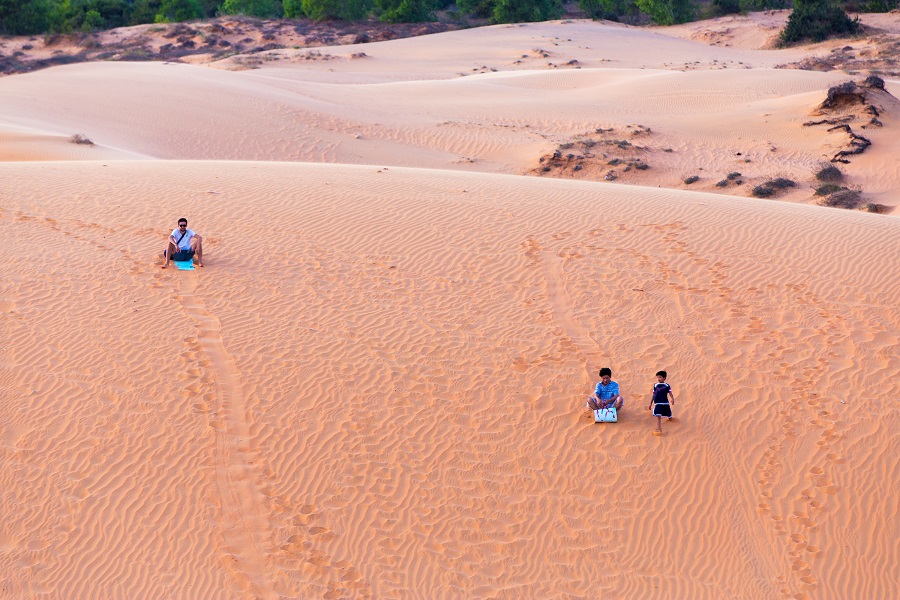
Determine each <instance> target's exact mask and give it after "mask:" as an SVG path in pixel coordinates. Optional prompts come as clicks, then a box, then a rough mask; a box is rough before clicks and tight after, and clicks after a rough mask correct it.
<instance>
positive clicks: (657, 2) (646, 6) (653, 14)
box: [634, 0, 694, 25]
mask: <svg viewBox="0 0 900 600" xmlns="http://www.w3.org/2000/svg"><path fill="white" fill-rule="evenodd" d="M634 4H635V6H637V7H638V8H639V9H640V10H641V12H642V13H645V14H647V15H648V16H649V17H650V18H651V19H653V22H654V23H657V24H658V25H674V24H675V23H687V22H688V21H690V20H691V19H692V18H694V4H693V2H691V0H635V2H634Z"/></svg>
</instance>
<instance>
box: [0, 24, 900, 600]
mask: <svg viewBox="0 0 900 600" xmlns="http://www.w3.org/2000/svg"><path fill="white" fill-rule="evenodd" d="M588 25H595V24H583V23H558V24H541V25H534V26H528V27H515V28H489V29H485V30H479V31H480V32H481V33H480V35H479V32H473V31H465V32H455V33H453V34H441V35H437V36H433V37H432V38H429V39H430V41H429V39H424V38H419V39H416V40H404V41H402V43H401V42H400V41H398V42H392V43H385V44H383V45H375V44H372V45H369V46H370V47H369V49H367V53H369V52H371V55H370V58H369V59H357V60H351V59H349V58H348V59H347V60H345V61H341V60H337V59H335V60H332V61H305V62H301V63H298V64H294V65H289V64H287V62H286V61H287V59H283V60H281V61H273V62H277V63H278V66H276V67H273V68H263V69H259V70H252V71H238V72H235V71H228V70H224V69H219V70H217V69H210V68H207V67H197V66H189V65H159V64H155V65H154V64H103V63H97V64H85V65H73V66H68V67H61V68H53V69H48V70H45V71H40V72H35V73H31V74H28V75H21V76H14V77H7V78H3V79H0V105H2V107H3V109H4V110H3V111H2V116H0V119H2V123H0V157H2V160H3V161H4V162H0V236H2V237H0V239H2V240H3V241H4V243H3V245H2V258H3V261H4V264H5V265H6V267H5V272H4V276H3V278H2V279H0V315H2V316H0V382H2V383H0V415H2V419H0V456H2V460H0V490H2V491H0V510H2V512H3V514H4V515H5V516H6V518H5V519H4V522H3V524H2V525H0V597H2V598H7V597H8V598H43V597H47V598H129V599H130V598H229V599H230V598H516V597H521V598H550V597H581V598H596V597H601V596H602V597H604V598H605V597H609V598H635V597H646V598H711V599H719V598H759V599H769V598H856V597H860V598H892V597H896V596H898V595H900V588H898V584H897V582H896V577H894V571H895V570H896V569H895V566H896V565H897V564H898V562H900V543H898V541H897V540H900V530H898V523H900V519H898V513H900V506H898V502H897V498H896V494H894V493H893V482H894V481H895V480H896V478H897V477H896V476H897V464H898V463H897V458H896V457H897V456H898V452H900V448H898V439H900V438H898V436H897V433H896V432H897V430H898V426H900V423H898V413H897V410H896V397H897V393H898V385H897V383H896V377H897V373H898V370H900V358H898V357H900V303H898V298H900V272H898V270H897V268H896V256H897V247H898V243H897V242H898V240H900V221H898V220H897V219H896V218H894V217H892V216H883V215H872V214H866V213H862V212H858V211H845V210H838V209H825V208H821V207H817V206H806V205H804V204H803V202H806V201H808V200H809V198H808V195H809V187H808V186H809V183H808V182H807V183H804V185H805V186H806V188H805V192H804V191H803V190H801V191H799V192H795V196H792V197H789V198H788V199H790V200H795V201H796V202H794V203H788V202H782V201H767V200H755V199H749V198H742V197H737V196H732V195H728V194H722V193H720V194H708V193H703V192H698V191H695V190H693V189H690V190H681V189H666V188H667V187H684V186H682V185H681V184H680V183H675V184H674V185H673V184H672V183H671V182H669V183H667V182H666V178H671V177H672V176H673V174H677V175H679V176H680V175H681V174H682V173H690V172H693V169H699V167H700V166H702V167H705V170H704V173H703V174H704V177H703V179H702V180H701V182H699V184H700V185H706V186H708V187H712V185H713V184H712V183H711V181H713V178H712V176H711V175H710V176H707V175H706V172H705V171H710V172H714V173H726V172H728V171H729V170H733V169H735V168H737V167H736V165H737V166H739V167H740V169H741V170H742V171H746V173H745V176H746V177H747V178H748V180H749V181H753V180H754V178H759V179H762V178H765V177H769V176H777V175H779V174H781V173H782V172H784V171H785V170H790V169H797V170H798V171H799V170H800V169H806V170H807V172H808V173H811V171H812V170H813V169H814V168H815V167H816V165H817V164H818V160H820V159H821V157H822V156H824V155H827V153H828V152H831V151H832V150H833V148H835V147H837V146H838V145H839V144H840V140H839V139H837V138H836V137H835V134H834V133H832V134H829V133H828V132H825V131H823V130H821V129H814V128H808V127H806V128H804V127H802V122H803V121H804V120H806V119H808V118H809V117H808V114H809V112H810V111H811V110H812V109H813V108H814V107H815V106H816V105H817V104H818V103H819V102H820V101H821V99H822V97H823V95H824V89H825V88H826V87H827V85H829V83H830V82H832V81H835V80H837V78H839V77H840V76H839V75H836V74H833V73H809V72H802V71H784V70H773V69H770V68H769V67H770V66H772V65H771V64H754V67H757V68H754V69H744V70H737V69H734V70H732V69H731V68H729V69H728V70H716V71H711V70H709V69H707V68H704V69H698V70H688V71H684V72H682V71H681V70H672V69H669V68H667V67H664V66H663V65H658V64H657V65H642V64H640V62H641V60H645V59H642V58H641V57H642V56H647V57H650V56H664V57H665V59H666V60H667V61H686V60H688V58H689V57H690V56H693V55H692V54H691V53H693V52H700V50H699V49H700V48H701V47H702V46H701V45H700V44H697V43H696V42H688V41H684V40H676V41H675V42H672V41H671V40H672V39H673V38H671V37H666V36H663V35H661V34H659V33H658V32H643V33H642V34H636V33H633V32H632V30H630V29H624V28H616V27H606V28H605V29H590V28H589V27H588ZM582 29H583V30H585V31H588V30H589V31H591V32H597V31H602V32H603V33H604V36H609V37H610V38H612V39H615V40H617V41H616V42H615V43H612V42H609V44H610V45H609V46H608V47H606V46H605V48H608V50H609V51H610V52H611V51H612V49H614V48H626V49H627V50H629V51H628V52H626V51H624V50H623V51H621V54H620V55H621V56H626V55H627V56H630V57H633V58H634V59H635V62H632V63H629V64H622V65H616V68H614V69H609V68H601V65H593V67H592V68H583V69H573V68H570V69H566V70H554V69H543V70H535V69H532V68H527V67H523V68H522V70H517V71H515V72H506V73H504V72H496V73H495V72H490V69H489V68H488V69H487V72H484V73H481V74H477V75H473V76H470V77H463V78H460V77H456V76H454V70H455V69H459V68H461V67H460V65H462V64H464V63H465V62H466V61H470V60H473V58H472V57H475V56H481V57H485V56H487V57H492V58H493V59H497V60H499V59H500V58H504V57H506V55H509V57H508V58H512V57H515V56H516V53H518V52H519V51H520V49H522V48H524V50H523V52H525V53H527V52H528V51H529V48H534V47H537V46H536V42H535V39H536V38H535V36H538V37H539V36H544V38H547V36H551V35H552V36H555V38H556V39H559V40H568V39H569V38H570V37H571V38H572V40H573V42H571V43H572V44H575V43H576V40H577V43H580V44H582V45H590V44H586V43H585V41H584V40H582V39H580V38H578V36H579V35H581V34H579V33H577V32H579V31H581V30H582ZM619 29H622V30H623V31H628V32H631V33H628V34H627V35H628V36H632V37H631V38H628V40H626V39H625V38H616V37H615V36H617V35H620V32H619ZM573 32H574V33H573ZM622 35H625V34H622ZM504 36H511V37H504ZM529 36H531V37H530V38H529ZM604 36H600V38H602V39H605V37H604ZM626 42H627V43H628V44H631V45H630V46H626ZM676 42H677V43H676ZM560 43H562V42H560ZM566 43H569V42H566ZM670 43H671V44H672V45H670V46H669V45H667V44H670ZM403 44H407V45H406V46H404V45H403ZM510 48H513V49H515V52H511V51H510ZM457 49H458V50H459V52H458V53H456V54H455V55H454V52H456V50H457ZM719 50H728V51H729V52H734V53H735V54H734V56H735V60H738V58H737V57H738V56H744V57H747V56H750V55H751V54H752V53H753V52H755V51H750V50H740V49H733V48H732V49H709V48H708V47H707V50H706V52H707V54H705V55H704V56H705V59H704V60H705V63H704V64H706V65H707V66H708V65H711V64H713V63H712V61H714V60H719V59H718V58H715V57H716V56H721V55H718V54H715V53H716V52H719ZM382 52H384V54H381V53H382ZM660 52H662V53H660ZM391 53H393V54H391ZM428 53H430V54H428ZM479 53H480V54H479ZM739 53H744V54H739ZM747 53H750V54H747ZM440 55H446V56H448V57H450V58H448V59H447V63H446V64H440V63H435V66H434V69H433V72H432V73H430V74H429V73H426V70H427V69H426V68H427V67H428V66H429V65H430V64H431V59H430V58H429V56H431V57H434V56H440ZM451 55H454V56H455V57H451ZM598 56H599V55H598ZM753 56H755V55H753ZM766 56H768V55H766ZM504 60H505V58H504ZM581 60H582V59H581V58H579V61H581ZM584 60H586V61H587V60H588V59H587V58H586V59H584ZM593 60H598V61H599V60H600V58H597V57H595V58H594V59H593ZM623 60H624V59H623ZM765 60H770V58H766V59H765ZM417 61H418V62H417ZM479 62H481V63H482V64H484V65H489V64H490V62H489V60H487V59H485V60H483V61H479ZM329 64H330V65H331V66H329ZM416 64H418V65H419V66H416ZM392 65H393V67H392ZM588 66H590V65H588ZM641 66H647V67H648V68H646V69H642V68H640V67H641ZM516 68H518V66H517V67H516ZM329 69H333V70H329ZM888 87H889V88H890V89H892V90H893V91H895V92H896V91H897V90H896V83H893V82H889V83H888ZM898 117H900V114H898V113H897V112H896V111H895V110H894V109H893V108H891V107H888V109H887V110H885V112H884V114H883V115H882V120H883V121H884V127H883V128H881V129H880V130H872V131H871V132H867V135H871V136H872V138H873V148H872V149H871V150H870V151H868V152H867V153H866V154H864V155H862V156H861V157H859V158H857V159H854V160H853V162H852V164H851V165H850V166H848V167H847V172H848V175H849V176H850V179H851V183H852V184H853V185H859V186H861V187H864V188H865V189H867V190H869V189H871V190H875V191H874V192H872V194H873V195H877V198H878V200H879V202H882V203H885V204H887V205H890V206H896V193H895V192H896V190H897V187H898V175H897V170H896V169H897V167H896V164H895V163H896V161H894V160H893V159H892V157H893V156H894V155H895V154H896V152H897V151H898V149H897V147H896V144H897V142H896V141H895V138H893V137H891V136H892V133H891V132H892V131H893V130H892V129H891V128H892V127H896V124H897V121H898ZM635 122H639V123H641V124H644V125H645V126H649V127H651V130H652V133H648V134H646V135H645V134H641V135H640V136H638V137H636V138H634V139H635V140H640V143H641V144H644V145H646V146H647V148H648V149H647V151H646V156H647V157H648V159H647V160H648V162H650V163H651V169H649V170H648V171H646V172H642V173H641V174H640V177H643V179H637V178H635V179H633V180H631V181H629V182H628V183H632V184H633V185H620V184H618V183H609V182H591V181H584V180H582V181H576V180H571V179H565V178H564V179H559V178H546V177H544V178H539V177H532V176H528V177H525V176H522V175H521V173H524V172H530V169H532V168H533V167H534V166H535V165H536V164H537V163H536V162H535V161H536V157H537V156H539V155H540V154H541V153H543V152H547V151H548V149H552V148H554V147H556V145H557V144H559V143H560V142H562V141H564V140H566V139H569V137H567V136H572V135H577V134H579V133H582V132H584V130H585V129H586V128H587V130H588V131H591V130H593V128H596V127H615V128H620V129H619V130H621V131H623V132H624V131H627V127H626V126H627V125H628V124H633V123H635ZM73 133H83V134H85V135H87V136H88V137H90V138H91V139H93V140H94V141H95V142H96V144H95V145H94V146H82V145H76V144H72V143H70V142H68V141H67V140H68V139H69V137H70V136H71V135H72V134H73ZM896 139H900V138H896ZM891 144H893V145H891ZM667 147H668V148H669V149H670V150H672V152H665V150H664V149H665V148H667ZM772 148H774V149H775V150H774V151H773V150H772ZM737 151H741V152H742V154H741V156H740V157H738V156H737V155H736V152H737ZM747 158H750V161H751V162H749V163H747V162H744V161H745V160H746V159H747ZM226 159H228V160H226ZM244 159H252V160H244ZM301 161H313V162H301ZM654 161H655V162H654ZM373 165H375V166H373ZM398 165H399V166H398ZM411 167H418V168H411ZM676 178H677V177H676ZM658 185H659V186H662V187H656V186H658ZM729 191H730V192H731V193H738V192H736V191H735V190H733V189H732V190H729ZM181 215H184V216H186V217H187V218H189V219H190V221H191V225H192V226H196V228H197V230H198V231H199V232H200V233H201V234H202V235H203V236H204V240H205V241H204V246H205V251H206V256H205V259H206V260H205V262H206V264H207V266H206V267H205V268H203V269H197V270H196V271H194V272H178V271H174V270H172V269H169V270H165V271H164V270H162V269H160V268H159V264H160V261H158V259H157V254H158V252H159V251H160V250H161V244H162V242H163V239H164V237H165V235H166V233H167V232H168V230H170V229H171V227H172V226H173V224H174V221H175V219H176V218H177V217H178V216H181ZM601 366H610V367H612V368H613V370H614V372H615V379H617V380H618V381H619V383H620V384H621V386H622V390H623V393H624V394H625V396H626V398H627V406H626V409H625V411H623V413H622V420H621V422H620V423H618V424H616V425H608V426H600V425H594V424H593V423H592V420H591V419H590V418H589V414H588V413H587V412H586V411H585V410H584V409H583V408H582V407H583V402H584V397H585V396H586V394H587V393H588V392H589V391H590V390H591V389H592V387H593V384H594V382H595V381H596V371H597V369H598V368H599V367H601ZM661 368H664V369H667V370H669V372H670V374H671V376H670V380H669V381H670V383H671V384H672V386H673V388H674V390H675V394H676V397H677V399H678V400H677V404H676V407H675V410H676V414H677V415H678V419H677V420H676V421H674V422H672V423H666V424H665V429H666V435H665V436H663V437H654V436H653V435H652V430H653V428H654V427H655V422H654V420H653V419H652V418H651V417H649V415H648V412H647V411H646V404H645V403H646V398H647V392H648V391H649V389H650V386H651V384H652V383H653V382H654V378H653V374H654V373H655V372H656V371H657V370H658V369H661Z"/></svg>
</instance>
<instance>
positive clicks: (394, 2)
mask: <svg viewBox="0 0 900 600" xmlns="http://www.w3.org/2000/svg"><path fill="white" fill-rule="evenodd" d="M571 4H574V2H571ZM577 4H578V8H579V9H580V11H581V12H582V13H583V14H584V16H586V17H589V18H592V19H608V20H613V21H622V22H628V23H641V22H644V23H646V22H651V21H652V22H653V23H656V24H659V25H672V24H676V23H686V22H689V21H692V20H694V19H696V18H709V17H715V16H721V15H726V14H737V13H742V12H749V11H760V10H768V9H786V8H793V9H794V12H793V13H792V14H791V17H790V20H789V23H788V27H787V28H786V29H785V35H783V39H784V40H785V41H786V42H791V41H798V40H801V39H812V40H814V41H820V40H822V39H825V38H826V37H829V36H830V35H834V34H845V33H853V32H855V31H856V29H857V28H858V26H857V24H856V22H855V21H852V20H851V19H850V18H849V17H848V16H847V12H846V11H851V12H888V11H890V10H893V9H895V8H897V6H898V5H900V0H578V3H577ZM438 13H441V14H444V15H450V16H451V17H453V18H457V19H467V18H474V19H481V20H485V21H486V22H490V23H521V22H535V21H547V20H552V19H558V18H560V17H561V16H563V14H564V8H563V0H0V34H6V35H34V34H41V33H72V32H83V33H90V32H93V31H99V30H104V29H112V28H115V27H125V26H130V25H141V24H146V23H174V22H181V21H191V20H196V19H205V18H212V17H216V16H220V15H245V16H249V17H258V18H263V19H273V18H276V19H277V18H289V19H302V18H308V19H315V20H320V21H321V20H345V21H354V20H361V19H367V18H378V19H380V20H381V21H385V22H393V23H398V22H406V23H410V22H421V21H431V20H434V19H435V18H436V15H437V14H438ZM789 30H790V31H789Z"/></svg>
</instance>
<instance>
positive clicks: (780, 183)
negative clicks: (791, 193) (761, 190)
mask: <svg viewBox="0 0 900 600" xmlns="http://www.w3.org/2000/svg"><path fill="white" fill-rule="evenodd" d="M765 185H767V186H769V187H771V188H773V189H776V190H784V189H787V188H789V187H796V186H797V184H796V183H794V182H793V181H791V180H790V179H785V178H784V177H779V178H778V179H773V180H772V181H769V182H767V183H766V184H765Z"/></svg>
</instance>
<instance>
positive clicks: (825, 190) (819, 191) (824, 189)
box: [816, 183, 847, 196]
mask: <svg viewBox="0 0 900 600" xmlns="http://www.w3.org/2000/svg"><path fill="white" fill-rule="evenodd" d="M845 189H847V188H845V187H844V186H841V185H838V184H836V183H825V184H822V185H820V186H819V187H817V188H816V196H829V195H831V194H833V193H835V192H839V191H841V190H845Z"/></svg>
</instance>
